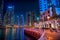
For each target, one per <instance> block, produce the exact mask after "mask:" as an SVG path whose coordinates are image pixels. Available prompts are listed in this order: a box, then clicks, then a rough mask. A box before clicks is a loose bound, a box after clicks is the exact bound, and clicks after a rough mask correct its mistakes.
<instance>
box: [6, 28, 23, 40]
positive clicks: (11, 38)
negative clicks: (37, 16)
mask: <svg viewBox="0 0 60 40" xmlns="http://www.w3.org/2000/svg"><path fill="white" fill-rule="evenodd" d="M23 37H24V28H6V30H5V40H24V39H23Z"/></svg>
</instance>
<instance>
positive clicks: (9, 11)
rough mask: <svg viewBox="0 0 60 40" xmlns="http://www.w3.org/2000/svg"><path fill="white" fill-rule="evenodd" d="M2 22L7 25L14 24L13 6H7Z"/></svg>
mask: <svg viewBox="0 0 60 40" xmlns="http://www.w3.org/2000/svg"><path fill="white" fill-rule="evenodd" d="M5 20H6V21H5ZM4 22H5V24H8V25H14V6H8V7H7V10H6V13H5V16H4ZM6 22H7V23H6Z"/></svg>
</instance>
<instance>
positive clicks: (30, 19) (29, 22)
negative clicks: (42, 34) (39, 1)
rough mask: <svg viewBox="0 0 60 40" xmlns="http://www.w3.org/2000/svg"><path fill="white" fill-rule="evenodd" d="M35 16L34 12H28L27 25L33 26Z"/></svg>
mask: <svg viewBox="0 0 60 40" xmlns="http://www.w3.org/2000/svg"><path fill="white" fill-rule="evenodd" d="M35 20H36V19H35V14H34V12H28V13H26V24H27V25H30V26H32V25H33V23H34V22H35Z"/></svg>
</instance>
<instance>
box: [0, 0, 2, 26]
mask: <svg viewBox="0 0 60 40" xmlns="http://www.w3.org/2000/svg"><path fill="white" fill-rule="evenodd" d="M2 24H3V0H0V25H2Z"/></svg>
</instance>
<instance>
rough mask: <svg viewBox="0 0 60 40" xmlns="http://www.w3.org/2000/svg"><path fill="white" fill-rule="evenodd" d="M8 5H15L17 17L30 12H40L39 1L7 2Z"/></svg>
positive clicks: (9, 0)
mask: <svg viewBox="0 0 60 40" xmlns="http://www.w3.org/2000/svg"><path fill="white" fill-rule="evenodd" d="M5 3H6V5H7V4H13V5H14V6H15V9H14V11H15V15H20V14H24V15H25V14H26V12H29V11H35V12H36V13H38V12H39V3H38V0H5Z"/></svg>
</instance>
